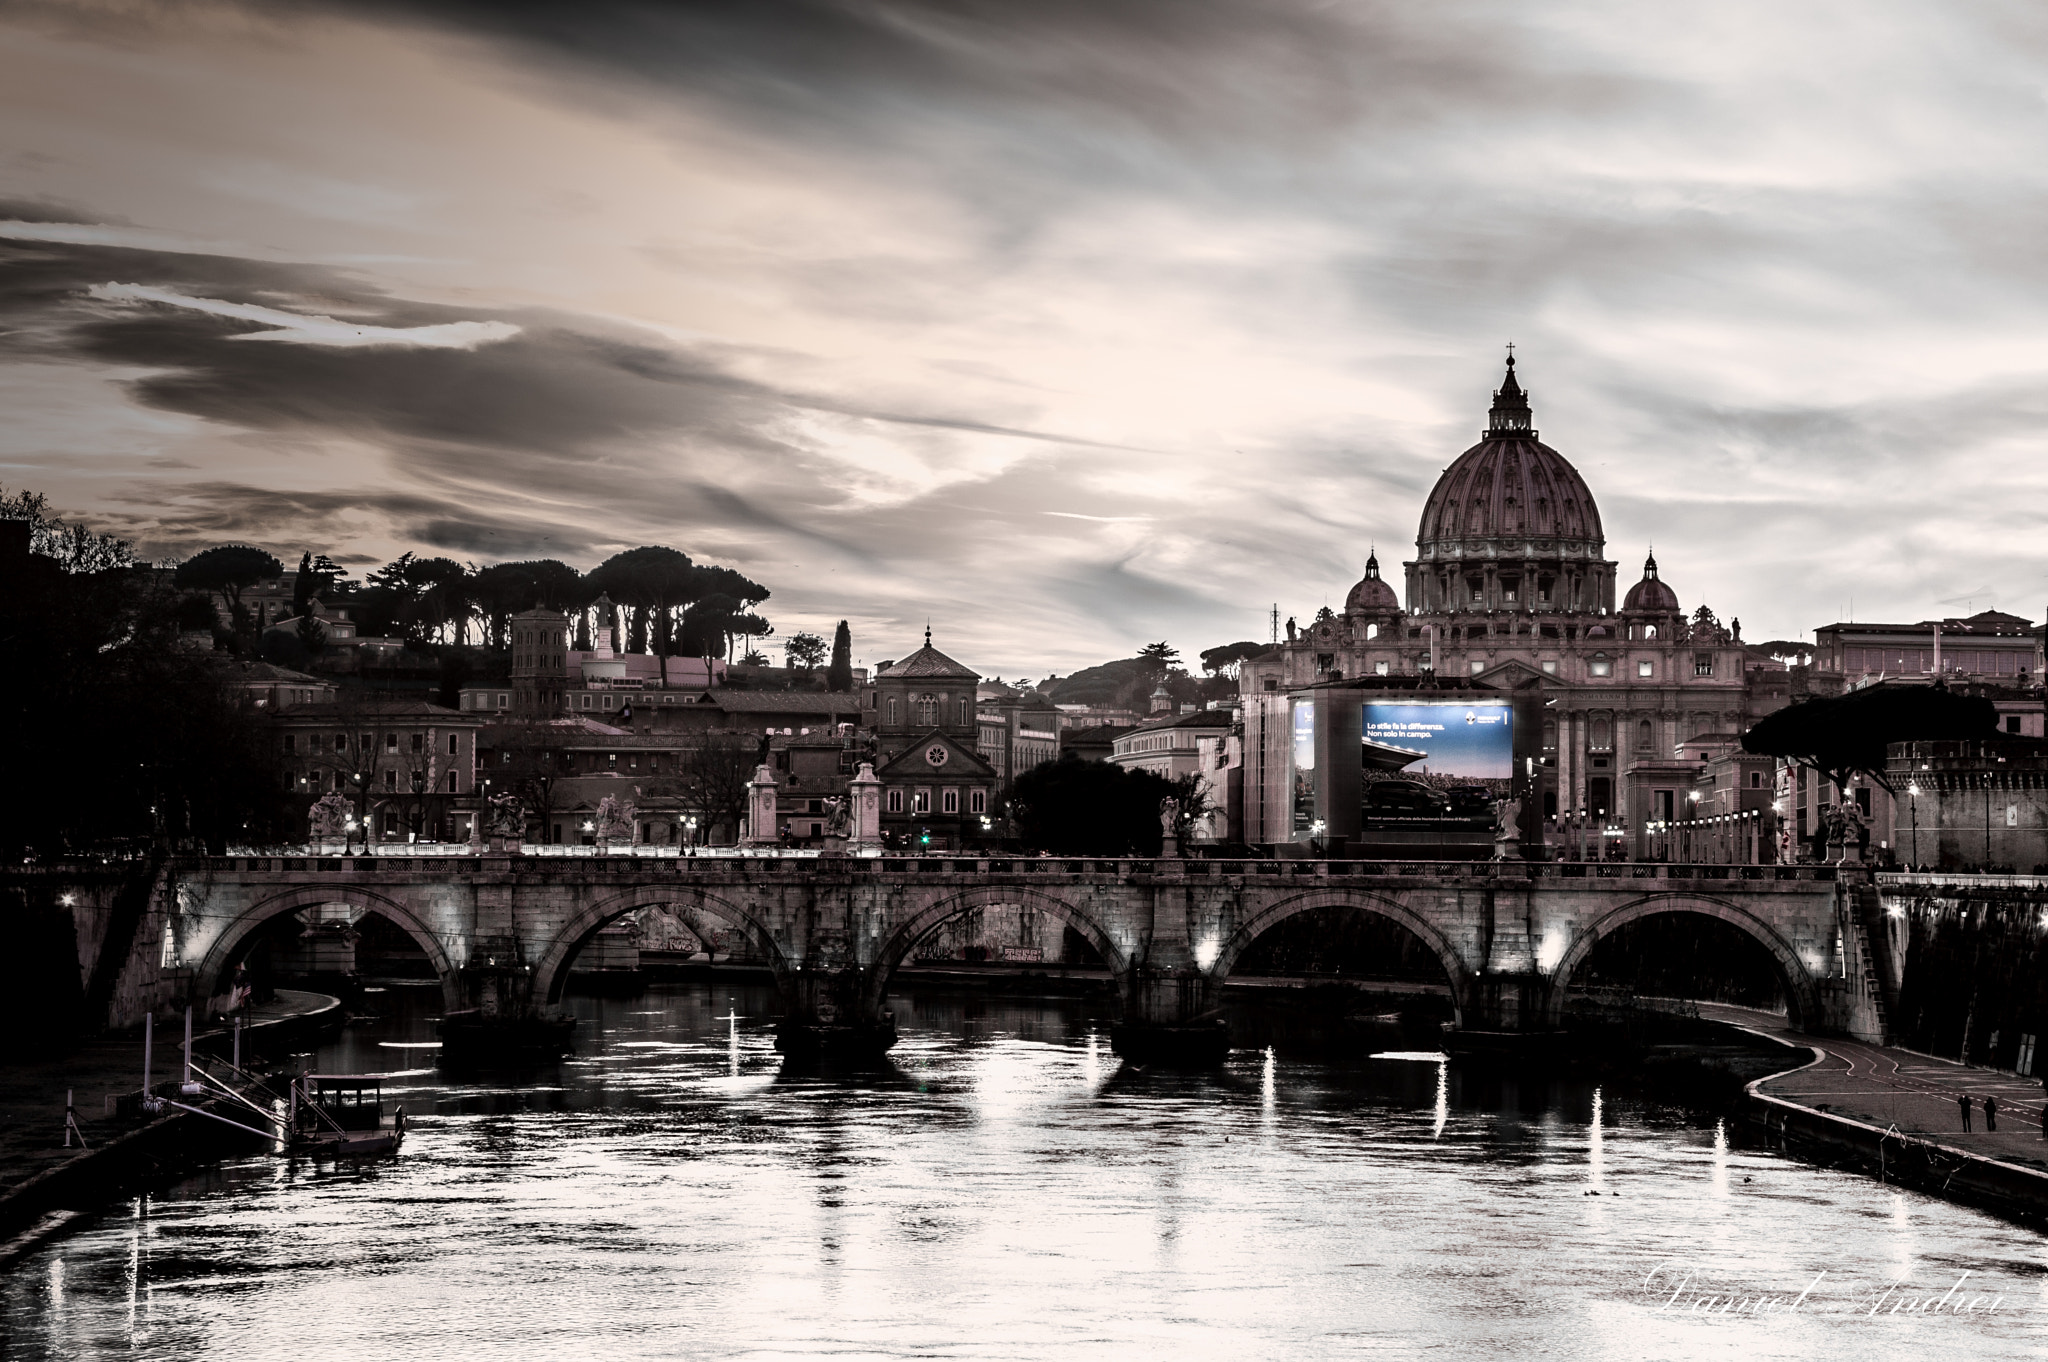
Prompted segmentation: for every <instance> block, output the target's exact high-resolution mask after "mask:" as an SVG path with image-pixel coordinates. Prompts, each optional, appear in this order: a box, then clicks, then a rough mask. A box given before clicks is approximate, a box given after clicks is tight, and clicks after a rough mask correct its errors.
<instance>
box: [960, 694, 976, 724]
mask: <svg viewBox="0 0 2048 1362" xmlns="http://www.w3.org/2000/svg"><path fill="white" fill-rule="evenodd" d="M972 717H973V716H972V715H970V714H969V713H968V712H967V701H966V700H965V699H962V700H961V701H960V722H961V723H963V724H964V723H966V722H968V721H969V720H970V719H971V718H972Z"/></svg>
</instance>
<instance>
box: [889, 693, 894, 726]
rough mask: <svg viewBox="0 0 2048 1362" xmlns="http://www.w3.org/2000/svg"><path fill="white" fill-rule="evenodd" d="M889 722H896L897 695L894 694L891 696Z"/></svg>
mask: <svg viewBox="0 0 2048 1362" xmlns="http://www.w3.org/2000/svg"><path fill="white" fill-rule="evenodd" d="M889 722H890V723H891V724H893V723H895V722H896V697H895V696H893V695H892V696H890V697H889Z"/></svg>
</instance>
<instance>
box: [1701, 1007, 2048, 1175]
mask: <svg viewBox="0 0 2048 1362" xmlns="http://www.w3.org/2000/svg"><path fill="white" fill-rule="evenodd" d="M1699 1012H1700V1015H1701V1016H1702V1017H1705V1018H1708V1019H1709V1020H1712V1021H1724V1022H1730V1023H1733V1024H1735V1025H1737V1026H1745V1027H1748V1028H1749V1029H1751V1030H1754V1031H1761V1032H1763V1033H1764V1034H1765V1035H1768V1036H1771V1037H1773V1038H1774V1039H1777V1040H1782V1041H1784V1042H1785V1043H1786V1044H1788V1045H1798V1046H1805V1047H1808V1048H1811V1049H1815V1050H1819V1051H1821V1053H1822V1058H1821V1059H1820V1061H1819V1062H1818V1063H1816V1064H1812V1065H1810V1066H1808V1067H1806V1068H1802V1069H1794V1070H1793V1071H1791V1072H1789V1073H1783V1074H1779V1075H1777V1076H1776V1077H1774V1078H1767V1079H1765V1080H1763V1081H1762V1082H1761V1083H1759V1084H1757V1091H1758V1092H1760V1093H1763V1094H1765V1095H1766V1096H1770V1097H1775V1098H1777V1099H1778V1100H1780V1101H1783V1102H1791V1103H1793V1104H1795V1105H1797V1106H1802V1107H1807V1108H1810V1109H1811V1110H1814V1111H1822V1112H1829V1113H1832V1114H1834V1115H1837V1116H1847V1117H1851V1118H1853V1119H1855V1120H1858V1121H1863V1122H1865V1123H1867V1124H1869V1125H1873V1126H1876V1127H1877V1128H1878V1129H1880V1130H1890V1129H1894V1128H1896V1129H1897V1130H1898V1132H1899V1133H1900V1134H1901V1135H1912V1136H1915V1137H1918V1138H1920V1139H1923V1140H1928V1141H1931V1142H1932V1143H1934V1144H1937V1145H1939V1146H1941V1147H1942V1148H1943V1149H1946V1150H1948V1151H1950V1152H1951V1153H1955V1154H1963V1155H1974V1156H1976V1157H1979V1158H1988V1159H1999V1160H2002V1161H2003V1162H2006V1163H2015V1164H2019V1165H2022V1166H2023V1167H2032V1168H2040V1169H2044V1170H2048V1137H2044V1136H2043V1134H2042V1130H2041V1111H2042V1107H2043V1105H2044V1097H2048V1094H2044V1091H2043V1089H2042V1086H2041V1080H2040V1079H2038V1078H2023V1077H2021V1076H2020V1075H2018V1074H2015V1073H2010V1072H2007V1071H2005V1070H2003V1069H1985V1068H1980V1067H1978V1066H1976V1065H1974V1064H1960V1063H1957V1062H1956V1061H1954V1060H1949V1059H1940V1058H1936V1057H1935V1056H1933V1055H1923V1054H1918V1053H1916V1052H1914V1051H1912V1050H1901V1049H1897V1048H1895V1047H1892V1046H1887V1045H1869V1044H1866V1043H1864V1042H1862V1041H1857V1040H1846V1039H1842V1038H1840V1037H1836V1036H1812V1035H1807V1034H1806V1033H1805V1032H1802V1031H1794V1030H1792V1029H1790V1028H1789V1027H1787V1026H1786V1025H1785V1019H1784V1017H1783V1016H1782V1015H1777V1014H1772V1013H1768V1012H1759V1011H1755V1010H1753V1009H1751V1008H1746V1007H1728V1006H1724V1005H1722V1004H1718V1003H1701V1004H1699ZM1965 1094H1967V1095H1968V1096H1969V1097H1970V1099H1971V1107H1972V1111H1971V1113H1970V1129H1969V1130H1967V1131H1966V1130H1964V1129H1963V1120H1962V1111H1961V1109H1960V1107H1959V1106H1958V1105H1957V1100H1956V1099H1958V1098H1959V1097H1962V1096H1964V1095H1965ZM1987 1097H1996V1098H1997V1099H1998V1129H1996V1130H1987V1129H1986V1128H1985V1120H1984V1099H1985V1098H1987Z"/></svg>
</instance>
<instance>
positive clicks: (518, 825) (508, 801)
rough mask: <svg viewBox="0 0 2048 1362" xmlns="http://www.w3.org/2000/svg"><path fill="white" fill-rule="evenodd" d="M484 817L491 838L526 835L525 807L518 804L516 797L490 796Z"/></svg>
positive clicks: (517, 797) (513, 795)
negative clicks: (486, 820)
mask: <svg viewBox="0 0 2048 1362" xmlns="http://www.w3.org/2000/svg"><path fill="white" fill-rule="evenodd" d="M486 816H487V817H488V818H489V819H490V827H491V836H493V837H521V836H524V835H525V833H526V806H525V805H524V804H522V803H520V801H519V796H518V795H515V794H501V795H492V796H491V798H490V800H489V810H488V813H487V815H486Z"/></svg>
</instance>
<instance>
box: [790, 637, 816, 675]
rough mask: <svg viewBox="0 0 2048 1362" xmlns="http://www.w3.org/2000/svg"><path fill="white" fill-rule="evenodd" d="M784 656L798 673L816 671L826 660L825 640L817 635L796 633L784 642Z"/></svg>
mask: <svg viewBox="0 0 2048 1362" xmlns="http://www.w3.org/2000/svg"><path fill="white" fill-rule="evenodd" d="M782 654H783V656H784V657H786V658H787V659H788V660H789V665H790V666H791V667H792V668H795V669H796V670H798V671H805V672H808V671H815V670H816V669H817V667H818V665H819V664H820V663H822V662H823V661H824V660H825V640H824V639H822V638H819V637H818V636H817V635H816V634H806V633H801V632H799V633H794V634H791V635H790V636H789V637H788V638H786V639H784V640H783V643H782Z"/></svg>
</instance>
